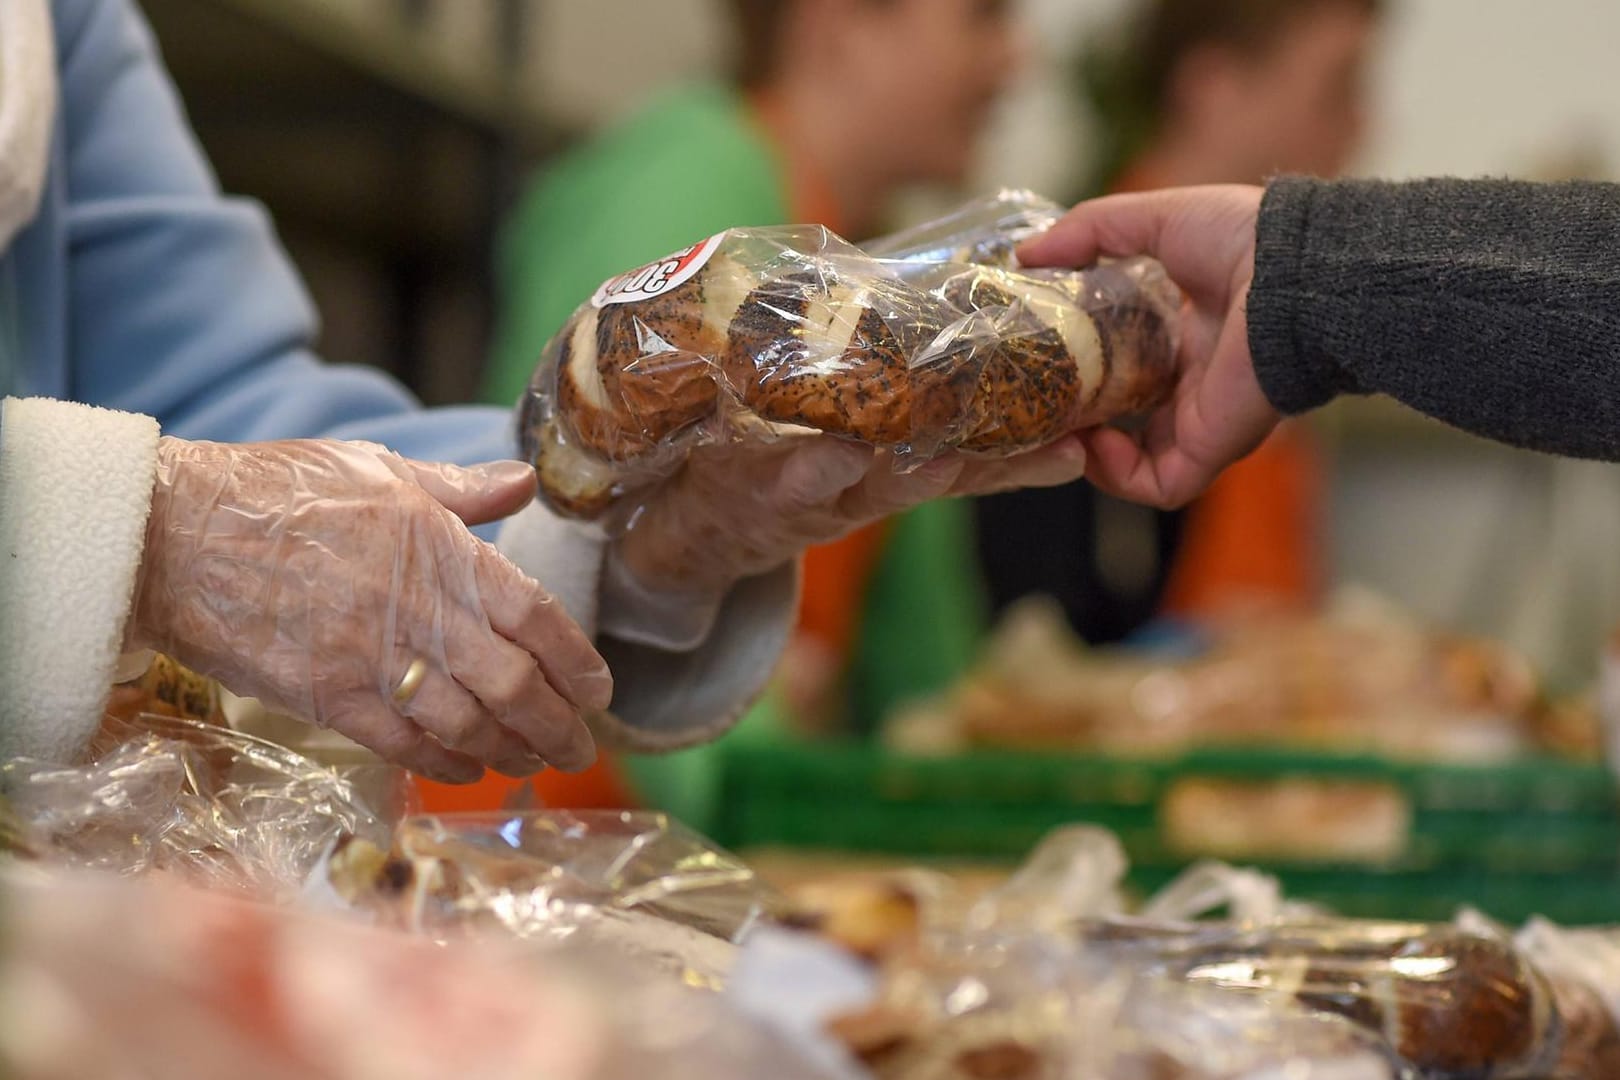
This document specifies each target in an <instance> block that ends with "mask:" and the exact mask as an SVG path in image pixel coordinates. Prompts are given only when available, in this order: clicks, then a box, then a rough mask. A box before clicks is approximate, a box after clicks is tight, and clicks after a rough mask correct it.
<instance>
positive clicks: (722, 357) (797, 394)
mask: <svg viewBox="0 0 1620 1080" xmlns="http://www.w3.org/2000/svg"><path fill="white" fill-rule="evenodd" d="M1003 204H1006V205H1003ZM988 206H995V207H997V208H999V209H1000V210H1005V211H1007V212H1009V213H1013V212H1015V208H1016V207H1018V206H1023V207H1024V213H1023V215H1022V217H1020V218H1019V221H1020V222H1021V225H1018V226H1014V225H1010V224H1009V225H1007V227H1006V228H1005V229H1003V228H1002V226H1003V224H1005V222H1004V218H1005V216H1006V215H1005V214H1002V215H1000V216H998V214H997V213H993V212H984V211H983V210H982V207H988ZM1053 210H1054V208H1052V207H1051V204H1048V203H1043V202H1040V201H1038V200H1035V199H1034V198H1033V197H1032V196H1028V195H1026V194H1012V193H1005V194H1003V195H1002V196H998V197H997V198H996V199H992V200H990V201H989V202H987V203H985V204H981V205H976V206H974V207H970V208H968V209H967V210H964V211H962V212H960V213H959V214H958V215H956V216H955V217H954V218H952V219H948V220H947V222H946V223H945V224H943V225H942V226H941V228H940V230H938V231H937V232H932V233H931V232H926V231H925V232H922V233H916V234H910V236H909V239H908V238H906V237H901V238H898V240H899V242H900V246H897V247H896V246H891V247H889V248H886V249H885V250H886V251H887V255H886V257H885V258H882V259H879V258H874V257H872V256H871V255H870V254H867V253H865V252H863V251H861V250H859V249H857V248H855V247H853V246H851V245H850V244H848V243H846V242H845V241H843V240H842V239H840V238H839V237H837V236H835V235H833V234H832V233H830V232H828V231H827V230H826V229H824V228H820V227H804V226H787V227H781V228H765V229H732V230H728V231H727V232H724V233H721V234H719V235H717V236H713V237H710V238H709V239H707V240H705V241H702V242H701V243H698V244H694V245H693V246H691V247H689V248H685V249H683V250H681V251H679V252H675V253H674V254H672V255H671V256H669V257H668V258H666V259H663V260H660V261H659V262H656V263H651V264H649V265H647V266H645V267H641V268H638V269H636V270H632V271H629V272H628V273H625V274H622V275H620V276H619V277H616V278H614V279H612V280H611V281H608V282H606V283H604V284H603V285H602V287H601V288H600V289H598V290H597V292H596V294H595V295H594V296H593V297H592V299H591V300H590V301H589V302H588V303H586V304H584V305H582V306H581V307H580V308H579V310H578V311H576V312H575V313H574V315H573V316H572V317H571V318H570V319H569V321H568V323H567V324H566V325H565V326H564V327H563V329H562V330H561V331H560V332H559V333H558V334H557V336H556V337H555V338H554V339H553V340H552V341H551V342H550V343H549V344H548V345H547V347H546V349H545V351H544V353H543V355H542V359H541V363H540V366H539V369H538V371H537V373H536V376H535V379H534V382H533V384H532V386H531V389H530V392H529V394H528V395H527V396H526V398H525V401H524V404H523V408H522V415H521V421H520V430H521V434H522V437H523V441H524V452H525V455H526V456H527V457H529V458H530V459H531V460H533V461H534V462H535V465H536V467H537V469H538V471H539V475H540V487H541V493H542V495H543V496H544V497H545V498H546V500H547V501H548V502H549V503H550V504H551V505H552V506H553V507H554V508H555V509H557V510H559V511H560V512H563V513H565V514H569V515H572V516H575V517H584V518H595V517H600V516H601V515H602V514H603V512H604V511H605V510H606V509H607V508H608V506H609V505H611V504H613V503H614V502H615V501H616V500H618V499H619V498H620V497H622V496H624V495H626V494H628V493H631V492H634V491H635V490H637V489H638V488H641V487H644V486H647V485H649V484H652V483H655V482H656V481H657V480H658V479H660V478H662V477H665V476H668V475H670V474H671V473H672V472H674V471H675V470H676V469H677V468H678V467H679V465H680V463H681V461H682V460H683V459H684V457H685V455H686V454H687V453H688V452H690V450H691V448H692V447H693V446H694V445H697V444H699V443H703V442H715V441H723V440H729V439H733V438H750V439H759V438H776V437H783V436H786V435H800V436H802V435H805V434H815V433H820V434H824V435H830V436H834V437H838V438H844V439H850V440H855V441H858V442H862V443H866V444H870V445H872V446H874V447H883V448H888V449H892V450H895V451H897V452H898V454H899V456H900V458H901V459H902V460H904V461H907V462H918V463H920V462H921V461H924V460H927V459H928V458H929V457H930V456H932V455H935V454H937V453H939V452H941V451H943V450H946V449H950V448H960V449H963V450H966V451H971V452H975V453H980V454H993V455H1004V454H1012V453H1016V452H1018V451H1022V450H1030V449H1034V448H1036V447H1039V446H1041V445H1044V444H1045V443H1048V442H1050V441H1052V440H1053V439H1055V438H1057V437H1058V436H1060V435H1062V434H1064V433H1065V432H1066V431H1070V430H1075V429H1079V428H1083V427H1089V426H1093V425H1096V424H1101V423H1105V422H1108V421H1110V420H1113V419H1115V418H1118V417H1120V416H1123V415H1127V414H1130V413H1134V412H1139V411H1142V410H1145V409H1148V408H1150V407H1152V406H1153V405H1155V404H1156V403H1157V402H1159V401H1160V400H1162V399H1163V397H1164V395H1165V394H1166V393H1167V392H1168V390H1169V387H1170V375H1171V368H1172V362H1173V356H1174V335H1173V329H1172V324H1173V319H1174V315H1175V313H1176V310H1177V306H1178V303H1179V297H1178V294H1177V293H1176V292H1175V289H1174V287H1173V286H1172V285H1171V284H1170V283H1169V281H1168V279H1167V278H1166V277H1165V275H1164V274H1163V271H1162V269H1160V268H1159V267H1158V266H1157V264H1155V263H1152V262H1151V261H1147V260H1132V261H1129V262H1122V263H1117V264H1112V265H1107V266H1101V267H1097V268H1095V269H1092V270H1085V271H1023V270H1018V269H1016V268H1014V267H1013V266H1011V259H1010V252H1011V248H1012V245H1013V244H1015V243H1016V241H1017V240H1018V239H1020V238H1022V237H1023V236H1024V235H1028V233H1029V232H1031V231H1033V228H1034V223H1035V222H1047V221H1050V220H1055V216H1054V214H1053ZM919 245H920V246H919ZM930 245H932V246H930ZM975 260H982V264H979V263H976V262H975Z"/></svg>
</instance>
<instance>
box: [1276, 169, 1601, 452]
mask: <svg viewBox="0 0 1620 1080" xmlns="http://www.w3.org/2000/svg"><path fill="white" fill-rule="evenodd" d="M1248 323H1249V348H1250V351H1251V352H1252V353H1253V355H1254V366H1255V372H1256V374H1257V375H1258V376H1259V379H1260V385H1261V387H1262V389H1264V391H1265V393H1266V395H1267V397H1269V398H1270V399H1271V402H1272V404H1273V405H1275V406H1276V407H1277V408H1278V409H1280V410H1281V411H1283V412H1287V413H1297V412H1304V411H1305V410H1307V409H1312V408H1315V407H1316V406H1318V405H1322V404H1325V403H1326V402H1327V401H1329V400H1330V399H1331V398H1333V397H1334V396H1335V395H1337V394H1342V393H1361V394H1375V393H1381V394H1388V395H1389V396H1391V397H1393V398H1396V399H1397V400H1399V401H1401V402H1403V403H1405V404H1406V405H1409V406H1411V407H1412V408H1414V409H1417V410H1418V411H1420V412H1423V413H1427V414H1428V415H1430V416H1433V417H1436V418H1437V419H1440V420H1444V421H1446V422H1447V423H1450V424H1453V425H1455V426H1457V427H1460V428H1463V429H1465V430H1467V431H1471V432H1474V433H1475V434H1479V435H1484V436H1486V437H1488V438H1491V439H1495V440H1498V441H1500V442H1504V443H1508V444H1511V445H1513V446H1522V447H1529V448H1532V449H1536V450H1544V451H1548V452H1552V453H1558V454H1566V455H1570V456H1575V457H1592V458H1604V459H1608V460H1620V185H1616V184H1598V183H1567V184H1531V183H1522V182H1516V181H1506V180H1425V181H1418V182H1410V183H1389V182H1372V181H1333V182H1326V181H1317V180H1300V179H1283V180H1278V181H1275V182H1273V183H1272V184H1271V186H1270V187H1269V188H1268V189H1267V191H1266V195H1265V200H1264V202H1263V203H1262V204H1261V208H1260V222H1259V230H1258V236H1257V248H1256V254H1255V275H1254V283H1253V285H1252V287H1251V288H1250V290H1249V307H1248Z"/></svg>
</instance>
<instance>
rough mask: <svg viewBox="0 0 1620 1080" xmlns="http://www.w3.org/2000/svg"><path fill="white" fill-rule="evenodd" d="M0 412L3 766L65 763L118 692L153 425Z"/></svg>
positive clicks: (152, 469)
mask: <svg viewBox="0 0 1620 1080" xmlns="http://www.w3.org/2000/svg"><path fill="white" fill-rule="evenodd" d="M0 408H3V409H4V417H3V421H0V759H4V758H9V757H14V756H17V755H22V754H26V755H28V756H30V757H42V758H47V759H50V760H56V761H67V760H70V759H72V758H73V757H74V756H75V755H76V754H77V753H78V752H79V751H80V750H81V749H82V748H83V746H84V745H85V743H86V742H88V741H89V739H90V737H91V736H92V735H94V734H95V732H96V729H97V728H98V727H99V726H100V724H101V715H102V708H103V706H105V704H106V701H107V695H108V692H109V691H110V689H111V687H112V682H113V673H114V670H115V669H116V667H117V664H118V659H119V655H120V651H121V646H122V644H123V636H124V623H125V621H126V619H127V617H128V614H129V605H130V598H131V596H132V595H133V594H134V591H135V574H136V572H137V571H138V570H139V569H140V562H141V550H142V548H143V546H144V544H145V540H146V518H147V514H148V513H149V512H150V511H151V506H152V482H153V479H154V477H155V475H156V472H157V442H158V425H157V421H155V420H153V419H152V418H150V417H146V416H135V415H132V414H130V413H120V412H112V411H111V410H108V409H98V408H95V407H94V406H90V405H75V404H72V403H69V402H65V401H54V400H51V399H47V398H7V399H5V401H4V403H3V404H0Z"/></svg>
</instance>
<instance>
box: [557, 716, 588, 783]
mask: <svg viewBox="0 0 1620 1080" xmlns="http://www.w3.org/2000/svg"><path fill="white" fill-rule="evenodd" d="M551 764H553V765H555V766H556V767H557V768H559V769H561V770H562V771H563V772H566V773H580V772H584V771H585V770H586V769H588V768H590V767H591V766H592V765H594V764H596V740H595V739H593V738H591V733H590V731H589V730H588V729H587V728H586V727H585V725H584V724H583V723H581V724H579V725H577V726H576V727H575V729H574V735H573V737H572V738H570V739H569V741H568V745H567V747H565V748H564V749H563V750H562V752H561V753H559V754H557V755H556V756H554V757H553V758H552V759H551Z"/></svg>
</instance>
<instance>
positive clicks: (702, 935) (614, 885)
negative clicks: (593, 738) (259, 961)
mask: <svg viewBox="0 0 1620 1080" xmlns="http://www.w3.org/2000/svg"><path fill="white" fill-rule="evenodd" d="M308 895H310V896H312V897H319V898H324V899H325V900H327V901H328V902H336V903H338V904H340V905H342V906H344V907H347V908H350V909H352V910H356V911H360V912H363V913H365V914H368V915H369V916H371V917H372V918H374V919H376V920H378V921H380V922H383V923H385V924H389V925H394V926H397V927H400V928H403V929H406V930H409V931H411V932H414V933H423V934H428V935H431V936H434V937H439V938H448V937H456V936H462V935H465V934H468V933H487V932H494V933H497V934H500V935H505V936H511V937H517V938H522V939H532V940H545V941H562V940H582V941H586V942H590V943H594V944H596V945H598V946H600V947H601V948H603V949H604V951H612V952H616V953H618V954H620V955H624V956H630V957H634V958H636V959H638V960H642V961H645V962H647V963H651V964H654V965H657V966H659V967H660V968H661V969H663V970H666V971H669V972H671V973H674V974H676V975H678V976H680V978H681V979H683V980H685V981H687V982H689V983H692V984H696V985H701V986H711V987H712V986H716V985H718V984H719V982H720V980H721V979H722V978H723V976H724V975H725V973H726V971H727V970H728V969H729V967H730V964H731V960H732V955H733V948H732V946H731V944H730V943H731V942H733V941H736V940H738V939H740V938H741V937H742V936H743V935H745V934H746V933H747V932H748V930H749V929H750V928H751V927H752V926H753V925H754V924H755V923H756V922H758V921H759V919H760V918H761V917H762V916H763V915H764V914H765V912H766V911H767V910H768V909H769V908H770V906H771V904H772V902H773V894H771V893H770V892H769V890H767V889H766V888H765V887H764V886H763V885H762V884H761V883H760V882H759V881H758V879H757V878H756V877H755V876H754V874H753V872H752V871H751V870H749V869H748V868H747V866H745V865H744V864H743V863H741V862H739V861H738V860H736V859H735V858H733V857H732V856H730V855H728V854H726V853H725V852H723V851H720V850H719V849H718V848H715V847H714V846H713V845H711V844H709V843H708V842H707V841H705V840H703V839H702V838H701V837H699V836H698V835H697V834H695V833H693V832H691V831H690V830H688V829H686V828H685V827H683V826H681V825H678V824H676V823H675V822H673V821H671V820H670V819H669V818H668V817H666V816H664V815H663V814H656V813H628V812H612V811H590V812H578V813H572V812H567V811H534V812H528V813H521V814H512V815H506V814H460V815H444V816H437V817H420V818H412V819H409V820H407V821H405V822H404V823H402V824H401V826H400V827H399V830H398V832H397V834H396V836H395V838H394V842H393V845H392V848H391V849H390V850H386V851H385V850H383V849H382V848H380V847H378V846H376V845H374V844H369V843H366V842H364V841H352V840H345V841H344V842H341V843H340V844H338V845H337V846H336V847H335V849H334V851H333V852H332V854H331V856H330V857H329V858H328V859H327V860H326V861H325V862H324V863H323V866H322V867H321V869H320V871H319V872H318V873H317V874H316V875H315V876H314V878H313V880H312V886H311V890H310V892H309V894H308Z"/></svg>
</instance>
